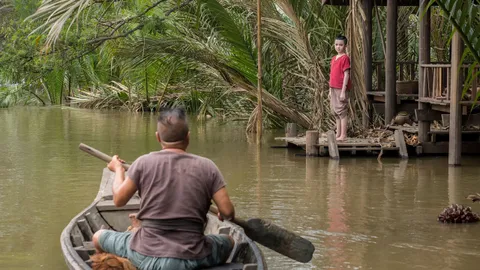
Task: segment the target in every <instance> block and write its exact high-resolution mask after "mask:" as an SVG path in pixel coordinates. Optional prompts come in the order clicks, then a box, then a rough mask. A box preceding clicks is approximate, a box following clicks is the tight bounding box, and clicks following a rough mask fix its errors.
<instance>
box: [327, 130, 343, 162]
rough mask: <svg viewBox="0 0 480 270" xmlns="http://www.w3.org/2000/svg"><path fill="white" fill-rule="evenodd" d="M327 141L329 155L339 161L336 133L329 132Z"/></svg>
mask: <svg viewBox="0 0 480 270" xmlns="http://www.w3.org/2000/svg"><path fill="white" fill-rule="evenodd" d="M327 140H328V154H329V155H330V158H333V159H339V158H340V155H339V154H338V145H337V138H336V137H335V133H334V132H333V130H329V131H328V132H327Z"/></svg>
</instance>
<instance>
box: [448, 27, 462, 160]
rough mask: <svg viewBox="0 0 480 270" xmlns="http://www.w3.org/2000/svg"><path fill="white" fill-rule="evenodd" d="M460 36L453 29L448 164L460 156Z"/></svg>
mask: <svg viewBox="0 0 480 270" xmlns="http://www.w3.org/2000/svg"><path fill="white" fill-rule="evenodd" d="M462 47H463V46H462V38H461V37H460V34H459V33H458V31H455V33H454V34H453V39H452V57H451V59H452V60H451V62H452V69H451V76H450V80H451V83H450V87H451V90H450V129H449V134H448V136H449V139H448V165H460V159H461V156H462V112H461V106H460V99H461V95H462V88H461V87H460V73H459V67H460V59H461V57H462V54H463V53H462V49H463V48H462Z"/></svg>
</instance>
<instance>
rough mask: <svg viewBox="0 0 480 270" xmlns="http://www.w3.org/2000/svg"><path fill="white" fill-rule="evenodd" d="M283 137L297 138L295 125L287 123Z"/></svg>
mask: <svg viewBox="0 0 480 270" xmlns="http://www.w3.org/2000/svg"><path fill="white" fill-rule="evenodd" d="M285 137H297V125H296V124H295V123H287V127H286V128H285Z"/></svg>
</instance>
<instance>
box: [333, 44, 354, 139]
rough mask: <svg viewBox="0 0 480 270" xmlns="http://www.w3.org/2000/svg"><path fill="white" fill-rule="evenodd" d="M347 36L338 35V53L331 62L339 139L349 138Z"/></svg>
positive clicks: (336, 47) (334, 112) (336, 46)
mask: <svg viewBox="0 0 480 270" xmlns="http://www.w3.org/2000/svg"><path fill="white" fill-rule="evenodd" d="M346 47H347V38H346V37H345V36H342V35H340V36H337V37H336V38H335V50H336V51H337V55H335V56H334V57H333V58H332V61H331V63H330V109H331V110H332V112H333V115H334V116H335V120H336V124H337V136H336V137H337V141H344V140H345V139H346V138H347V124H348V119H347V115H348V94H347V91H348V90H349V89H350V87H351V82H350V57H348V55H346V53H345V50H346Z"/></svg>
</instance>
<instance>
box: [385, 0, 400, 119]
mask: <svg viewBox="0 0 480 270" xmlns="http://www.w3.org/2000/svg"><path fill="white" fill-rule="evenodd" d="M397 15H398V12H397V1H396V0H388V2H387V55H386V57H387V61H386V66H385V125H389V124H390V121H391V120H392V119H393V118H394V117H395V111H396V106H397V91H396V85H397V79H396V74H397V72H396V65H397V17H398V16H397Z"/></svg>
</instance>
